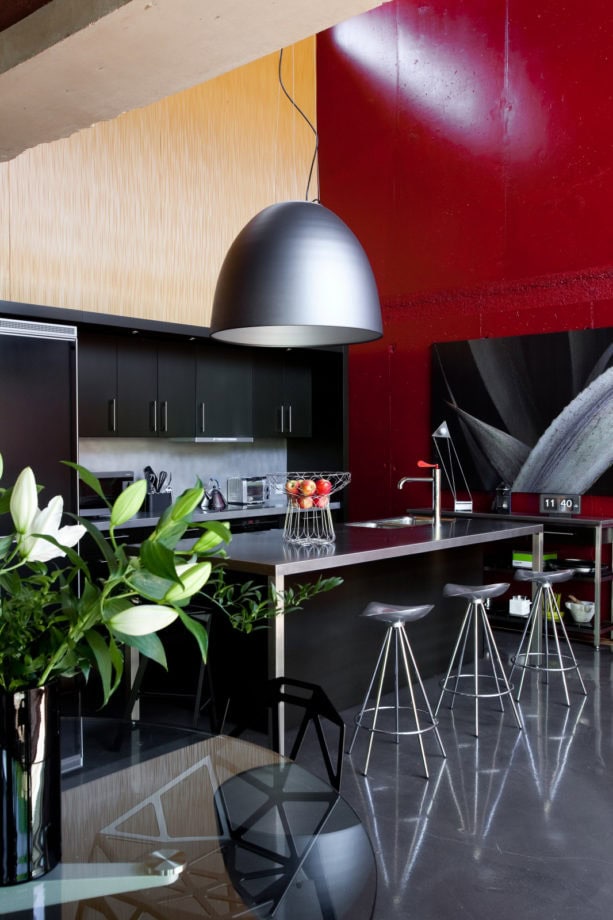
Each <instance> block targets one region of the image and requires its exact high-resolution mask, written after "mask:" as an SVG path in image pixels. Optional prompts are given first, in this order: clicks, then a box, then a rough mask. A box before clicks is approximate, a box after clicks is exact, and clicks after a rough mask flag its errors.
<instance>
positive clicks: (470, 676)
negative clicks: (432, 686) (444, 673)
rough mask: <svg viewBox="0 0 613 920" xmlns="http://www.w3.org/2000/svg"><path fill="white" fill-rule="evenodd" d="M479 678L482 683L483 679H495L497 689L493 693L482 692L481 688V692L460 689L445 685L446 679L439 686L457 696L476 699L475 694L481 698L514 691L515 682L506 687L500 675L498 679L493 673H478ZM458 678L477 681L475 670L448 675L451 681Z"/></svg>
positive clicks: (494, 696)
mask: <svg viewBox="0 0 613 920" xmlns="http://www.w3.org/2000/svg"><path fill="white" fill-rule="evenodd" d="M477 679H478V681H479V684H481V682H482V681H486V680H487V681H493V682H494V684H495V686H496V689H495V690H493V691H492V692H491V693H487V692H485V691H483V692H482V691H481V690H479V693H475V692H474V691H473V692H471V691H470V690H459V689H458V688H457V687H449V686H445V680H440V681H439V686H440V687H441V688H442V692H443V693H453V694H454V695H455V696H470V697H472V699H474V698H475V696H478V697H479V699H490V698H497V697H501V696H506V695H508V694H509V693H512V692H513V684H507V686H506V687H505V686H504V684H503V683H502V680H501V678H500V677H499V678H498V680H496V678H495V677H494V675H493V674H478V675H477ZM458 680H470V681H471V682H472V683H473V684H474V682H475V675H474V672H472V671H471V672H468V673H466V674H453V673H452V674H450V675H449V677H448V681H449V683H453V682H454V681H458Z"/></svg>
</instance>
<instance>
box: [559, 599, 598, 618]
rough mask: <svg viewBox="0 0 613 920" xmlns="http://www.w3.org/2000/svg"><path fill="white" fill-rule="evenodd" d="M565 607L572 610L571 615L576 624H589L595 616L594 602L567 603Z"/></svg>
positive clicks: (576, 601)
mask: <svg viewBox="0 0 613 920" xmlns="http://www.w3.org/2000/svg"><path fill="white" fill-rule="evenodd" d="M564 606H565V607H566V608H567V609H568V610H570V614H571V616H572V618H573V620H574V621H575V623H589V622H590V621H591V620H592V617H593V616H594V602H593V601H578V600H577V599H576V598H575V601H574V602H572V601H566V603H565V604H564Z"/></svg>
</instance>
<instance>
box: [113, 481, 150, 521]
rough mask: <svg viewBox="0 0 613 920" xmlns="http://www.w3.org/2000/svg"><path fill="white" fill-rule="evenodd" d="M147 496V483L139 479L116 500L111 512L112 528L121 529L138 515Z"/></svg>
mask: <svg viewBox="0 0 613 920" xmlns="http://www.w3.org/2000/svg"><path fill="white" fill-rule="evenodd" d="M146 494H147V483H146V482H145V480H144V479H137V481H136V482H133V483H132V484H131V485H129V486H128V487H127V488H126V489H124V490H123V492H122V493H121V495H119V496H118V498H116V499H115V503H114V504H113V508H112V510H111V527H121V525H122V524H125V523H126V521H129V520H130V519H131V518H133V517H134V515H135V514H137V513H138V512H139V511H140V509H141V508H142V506H143V502H144V501H145V496H146Z"/></svg>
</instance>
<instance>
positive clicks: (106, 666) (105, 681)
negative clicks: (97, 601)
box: [85, 629, 113, 703]
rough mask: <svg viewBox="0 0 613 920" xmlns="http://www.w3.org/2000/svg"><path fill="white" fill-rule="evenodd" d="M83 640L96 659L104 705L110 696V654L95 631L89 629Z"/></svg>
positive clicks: (111, 667) (111, 666)
mask: <svg viewBox="0 0 613 920" xmlns="http://www.w3.org/2000/svg"><path fill="white" fill-rule="evenodd" d="M85 639H86V641H87V644H88V645H89V647H90V648H91V650H92V652H93V653H94V657H95V659H96V667H97V668H98V673H99V674H100V679H101V681H102V694H103V697H104V702H105V703H106V702H107V701H108V699H109V697H110V695H111V677H112V674H113V664H112V658H111V652H110V649H109V647H108V646H107V644H106V642H105V641H104V639H103V637H102V636H101V635H100V633H99V632H96V630H95V629H90V630H89V631H88V632H86V633H85Z"/></svg>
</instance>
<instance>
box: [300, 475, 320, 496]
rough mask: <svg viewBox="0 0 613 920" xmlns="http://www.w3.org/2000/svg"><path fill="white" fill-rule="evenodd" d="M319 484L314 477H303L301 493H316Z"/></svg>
mask: <svg viewBox="0 0 613 920" xmlns="http://www.w3.org/2000/svg"><path fill="white" fill-rule="evenodd" d="M316 489H317V486H316V485H315V482H314V480H313V479H302V480H301V482H300V494H301V495H314V494H315V490H316Z"/></svg>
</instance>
